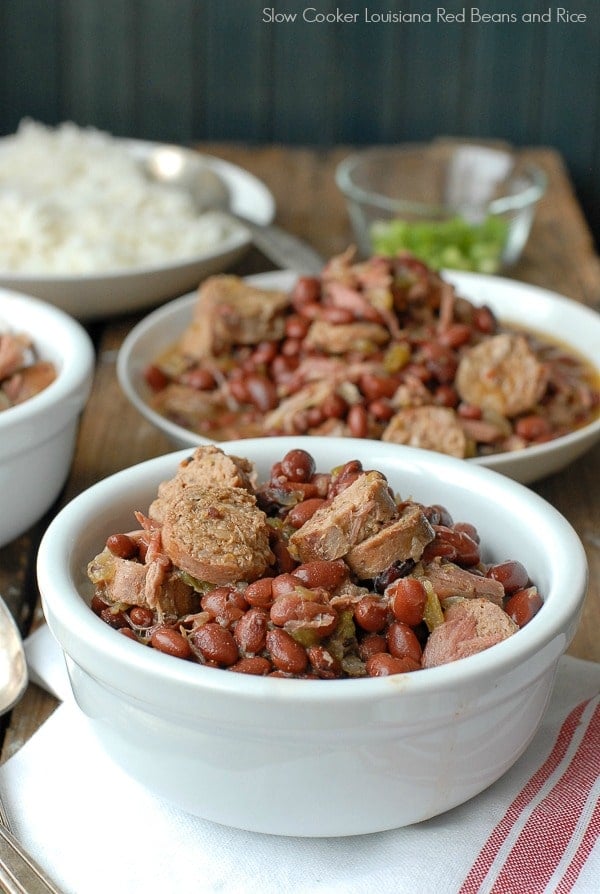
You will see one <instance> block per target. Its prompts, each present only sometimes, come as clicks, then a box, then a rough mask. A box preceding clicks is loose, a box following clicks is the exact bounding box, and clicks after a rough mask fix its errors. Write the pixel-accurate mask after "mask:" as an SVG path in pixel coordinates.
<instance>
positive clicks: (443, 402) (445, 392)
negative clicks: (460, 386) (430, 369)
mask: <svg viewBox="0 0 600 894" xmlns="http://www.w3.org/2000/svg"><path fill="white" fill-rule="evenodd" d="M433 397H434V400H435V402H436V404H439V406H441V407H451V408H452V407H455V406H456V405H457V404H458V394H457V393H456V390H455V389H454V388H453V387H452V385H438V387H437V388H436V389H435V391H434V393H433Z"/></svg>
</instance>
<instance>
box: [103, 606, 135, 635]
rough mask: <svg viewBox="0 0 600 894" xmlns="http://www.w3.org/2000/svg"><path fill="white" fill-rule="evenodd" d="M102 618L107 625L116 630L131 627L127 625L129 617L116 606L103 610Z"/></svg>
mask: <svg viewBox="0 0 600 894" xmlns="http://www.w3.org/2000/svg"><path fill="white" fill-rule="evenodd" d="M100 617H101V618H102V620H103V621H104V623H105V624H108V626H109V627H112V628H113V629H114V630H118V629H119V627H128V626H129V625H128V623H127V615H126V614H125V612H124V611H122V610H121V609H120V608H117V606H116V605H108V606H107V607H106V608H103V609H102V611H101V612H100Z"/></svg>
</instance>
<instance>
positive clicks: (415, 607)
mask: <svg viewBox="0 0 600 894" xmlns="http://www.w3.org/2000/svg"><path fill="white" fill-rule="evenodd" d="M385 596H386V597H387V599H389V601H390V608H391V610H392V614H393V615H394V617H395V618H396V620H397V621H403V622H404V623H405V624H408V626H409V627H416V626H417V624H420V623H421V621H422V620H423V612H424V611H425V605H426V603H427V592H426V590H425V587H424V586H423V584H422V583H421V581H420V580H417V578H416V577H400V578H398V580H396V581H394V582H393V583H391V584H390V585H389V587H387V589H386V590H385Z"/></svg>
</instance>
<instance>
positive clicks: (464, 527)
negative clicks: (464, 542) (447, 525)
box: [452, 522, 480, 543]
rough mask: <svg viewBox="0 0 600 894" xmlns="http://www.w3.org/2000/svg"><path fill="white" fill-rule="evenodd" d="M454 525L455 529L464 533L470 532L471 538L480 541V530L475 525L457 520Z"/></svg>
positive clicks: (476, 541)
mask: <svg viewBox="0 0 600 894" xmlns="http://www.w3.org/2000/svg"><path fill="white" fill-rule="evenodd" d="M452 527H453V528H454V530H455V531H462V532H463V534H468V536H469V537H470V538H471V540H474V541H475V543H479V541H480V537H479V532H478V530H477V528H476V527H475V525H472V524H470V523H469V522H455V523H454V524H453V525H452Z"/></svg>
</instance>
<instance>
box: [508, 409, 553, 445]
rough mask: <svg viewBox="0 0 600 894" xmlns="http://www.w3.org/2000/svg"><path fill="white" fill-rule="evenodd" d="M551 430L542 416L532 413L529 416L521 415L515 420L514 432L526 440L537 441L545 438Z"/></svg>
mask: <svg viewBox="0 0 600 894" xmlns="http://www.w3.org/2000/svg"><path fill="white" fill-rule="evenodd" d="M551 432H552V426H551V425H550V423H549V422H548V420H547V419H545V418H544V416H539V415H538V414H537V413H532V414H530V415H529V416H521V418H520V419H517V421H516V422H515V434H516V435H518V436H519V437H520V438H524V439H525V440H526V441H537V440H538V439H539V438H545V437H547V436H548V435H549V434H551Z"/></svg>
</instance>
